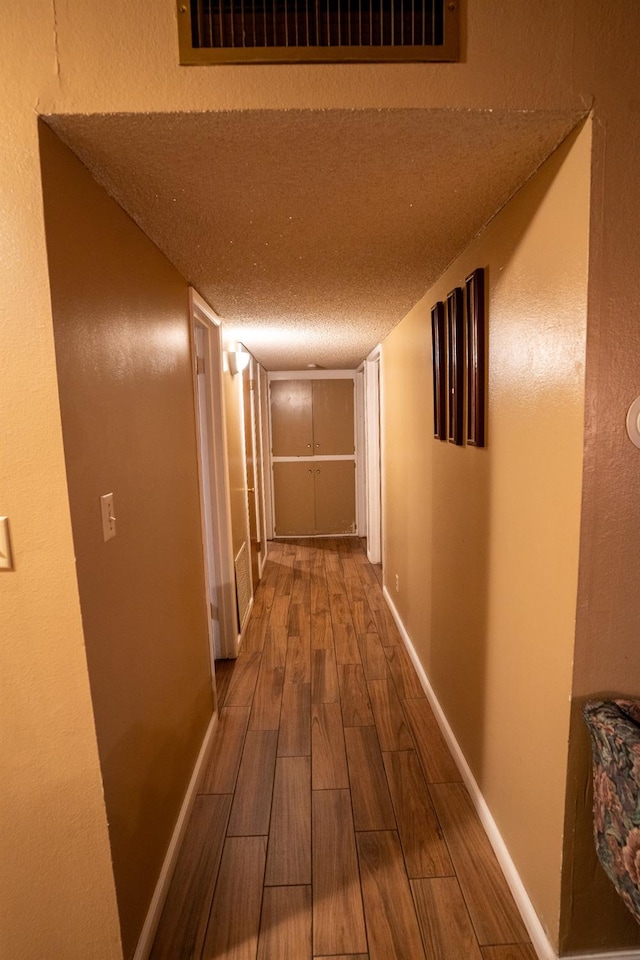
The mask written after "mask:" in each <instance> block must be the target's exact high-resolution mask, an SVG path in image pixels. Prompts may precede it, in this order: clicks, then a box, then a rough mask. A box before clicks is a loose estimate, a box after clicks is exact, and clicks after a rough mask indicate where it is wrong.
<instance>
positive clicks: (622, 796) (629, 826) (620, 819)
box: [583, 700, 640, 923]
mask: <svg viewBox="0 0 640 960" xmlns="http://www.w3.org/2000/svg"><path fill="white" fill-rule="evenodd" d="M583 713H584V718H585V720H586V722H587V726H588V727H589V733H590V734H591V746H592V752H593V832H594V836H595V841H596V851H597V854H598V858H599V860H600V862H601V864H602V866H603V867H604V869H605V870H606V872H607V874H608V876H609V877H610V879H611V880H612V882H613V884H614V886H615V888H616V890H617V891H618V893H619V894H620V896H621V897H622V899H623V900H624V902H625V903H626V905H627V906H628V908H629V910H631V912H632V913H633V915H634V916H635V918H636V920H637V921H638V922H639V923H640V700H611V701H609V702H608V703H603V702H602V701H600V700H593V701H591V702H590V703H587V705H586V706H585V707H584V711H583Z"/></svg>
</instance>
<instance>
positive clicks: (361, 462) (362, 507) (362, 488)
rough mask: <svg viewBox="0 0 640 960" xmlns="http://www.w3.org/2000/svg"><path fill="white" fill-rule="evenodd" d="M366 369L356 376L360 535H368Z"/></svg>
mask: <svg viewBox="0 0 640 960" xmlns="http://www.w3.org/2000/svg"><path fill="white" fill-rule="evenodd" d="M364 390H365V387H364V370H362V369H359V370H358V371H357V373H356V378H355V396H354V400H355V404H354V406H355V411H354V412H355V421H356V422H355V425H354V430H355V433H354V441H355V452H354V459H355V464H356V533H357V534H358V536H359V537H366V535H367V469H366V450H367V444H366V436H365V399H364Z"/></svg>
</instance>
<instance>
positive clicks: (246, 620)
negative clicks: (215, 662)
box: [236, 594, 254, 656]
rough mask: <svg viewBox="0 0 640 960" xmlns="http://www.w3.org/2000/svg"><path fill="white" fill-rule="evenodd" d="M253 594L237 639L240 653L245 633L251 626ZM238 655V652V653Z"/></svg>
mask: <svg viewBox="0 0 640 960" xmlns="http://www.w3.org/2000/svg"><path fill="white" fill-rule="evenodd" d="M253 599H254V598H253V594H252V595H251V599H250V600H249V606H248V607H247V612H246V614H245V618H244V623H243V624H242V630H241V631H240V633H239V634H238V641H237V652H238V653H240V647H241V646H242V641H243V640H244V635H245V633H246V632H247V627H248V626H249V621H250V620H251V611H252V610H253ZM236 656H237V654H236Z"/></svg>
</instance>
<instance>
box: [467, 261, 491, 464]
mask: <svg viewBox="0 0 640 960" xmlns="http://www.w3.org/2000/svg"><path fill="white" fill-rule="evenodd" d="M466 294H467V443H469V444H471V445H472V446H474V447H484V442H485V379H486V378H485V316H484V269H483V268H482V267H479V268H478V269H477V270H474V271H473V273H471V274H469V276H468V277H467V279H466Z"/></svg>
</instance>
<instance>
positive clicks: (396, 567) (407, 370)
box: [382, 125, 591, 940]
mask: <svg viewBox="0 0 640 960" xmlns="http://www.w3.org/2000/svg"><path fill="white" fill-rule="evenodd" d="M590 134H591V131H590V125H588V126H587V127H585V129H583V130H582V132H580V133H579V135H578V136H577V139H576V137H575V135H572V137H571V138H570V140H571V143H569V142H567V143H566V144H565V145H563V146H562V148H561V149H560V150H559V151H557V153H556V154H555V155H554V156H553V157H552V158H551V159H550V160H549V161H548V162H547V163H546V164H545V165H544V167H543V168H542V169H541V170H540V171H539V173H538V174H537V175H536V176H535V177H534V178H533V179H532V180H531V181H529V183H528V184H527V185H526V186H525V187H524V188H523V189H522V190H521V191H520V193H519V194H518V195H517V196H516V197H515V199H514V200H512V201H511V202H510V203H509V204H508V205H507V207H505V208H504V209H503V210H502V212H501V213H500V214H499V215H498V216H497V217H496V218H495V219H494V220H493V222H492V223H491V224H490V225H489V227H488V228H487V229H486V230H485V232H484V233H483V234H482V235H481V236H480V237H479V238H478V240H476V241H475V242H474V243H473V244H472V245H471V246H470V248H469V249H468V250H466V251H465V253H464V254H463V255H462V256H461V257H459V258H458V260H456V261H455V263H454V264H453V265H452V266H451V267H450V269H449V270H447V272H446V273H445V274H444V276H443V277H442V278H441V280H440V281H439V282H438V283H437V284H436V285H435V286H434V287H433V288H432V289H431V290H430V291H429V292H428V294H427V295H426V297H425V298H424V299H423V300H421V301H420V303H419V304H418V305H417V306H416V307H415V308H414V310H413V311H412V312H411V313H410V314H409V315H408V317H407V318H406V319H405V320H403V321H402V323H401V324H400V325H399V326H398V327H396V329H395V330H394V332H393V333H392V334H391V335H390V336H389V337H388V338H387V340H385V341H384V343H383V348H382V375H383V383H384V407H383V431H384V459H383V463H384V489H385V494H384V509H383V516H384V518H385V529H384V540H385V545H386V547H385V558H384V571H385V582H386V584H387V588H388V589H389V590H390V591H391V593H392V597H393V600H394V602H395V603H396V605H397V608H398V610H399V612H400V614H401V616H402V619H403V622H404V623H405V626H406V628H407V631H408V633H409V635H410V637H411V638H412V640H413V642H414V644H415V646H416V649H417V651H418V653H419V655H420V658H421V660H422V662H423V664H424V666H425V669H426V670H427V673H428V675H429V678H430V680H431V682H432V684H433V687H434V689H435V692H436V694H437V696H438V698H439V700H440V703H441V704H442V707H443V709H444V710H445V713H446V715H447V717H448V719H449V722H450V724H451V726H452V728H453V731H454V733H455V735H456V738H457V740H458V742H459V743H460V746H461V747H462V750H463V752H464V754H465V757H466V758H467V760H468V762H469V764H470V766H471V769H472V771H473V773H474V776H475V778H476V780H477V782H478V784H479V786H480V789H481V791H482V793H483V795H484V797H485V799H486V800H487V803H488V804H489V807H490V809H491V811H492V813H493V816H494V818H495V820H496V822H497V824H498V827H499V829H500V831H501V833H502V835H503V837H504V839H505V841H506V843H507V846H508V848H509V851H510V853H511V856H512V857H513V859H514V862H515V864H516V867H517V868H518V871H519V873H520V875H521V877H522V879H523V881H524V883H525V885H526V887H527V889H528V892H529V895H530V896H531V899H532V901H533V903H534V905H535V907H536V910H537V911H538V913H539V916H540V917H541V919H542V921H543V923H544V924H545V926H546V928H547V930H548V931H549V933H550V934H551V936H552V938H553V939H554V940H555V939H557V930H558V915H559V895H560V872H561V856H562V835H563V821H564V787H565V784H564V770H565V768H566V753H567V737H568V727H569V695H570V690H571V665H572V655H573V641H574V629H575V626H574V622H575V605H576V590H577V576H578V535H579V524H580V490H581V467H582V433H583V412H584V406H583V391H584V355H585V335H586V302H587V247H588V224H589V221H588V197H589V167H590V146H591V135H590ZM479 266H483V267H484V268H485V270H486V278H487V286H488V316H489V329H488V337H489V357H488V369H489V389H488V446H487V447H486V449H484V450H480V449H474V448H472V447H465V448H460V447H455V446H454V445H452V444H448V443H442V442H440V441H437V440H433V439H431V435H432V423H433V419H432V406H433V405H432V395H431V386H430V384H431V370H430V364H431V357H430V308H431V306H432V304H433V303H434V302H435V301H436V300H444V299H446V295H447V293H448V292H449V291H450V290H451V289H452V288H453V287H455V286H458V285H459V284H464V279H465V277H466V276H467V275H468V274H469V273H470V272H471V271H472V270H473V269H474V268H475V267H479ZM397 424H404V425H405V429H404V431H399V430H397V428H394V425H397ZM396 574H398V576H399V591H398V592H396V591H395V589H394V581H395V575H396Z"/></svg>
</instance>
